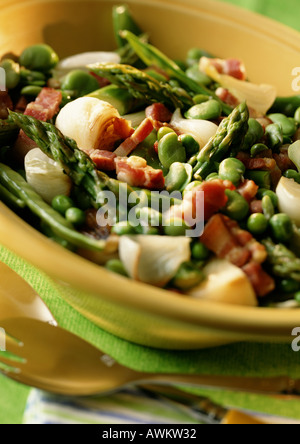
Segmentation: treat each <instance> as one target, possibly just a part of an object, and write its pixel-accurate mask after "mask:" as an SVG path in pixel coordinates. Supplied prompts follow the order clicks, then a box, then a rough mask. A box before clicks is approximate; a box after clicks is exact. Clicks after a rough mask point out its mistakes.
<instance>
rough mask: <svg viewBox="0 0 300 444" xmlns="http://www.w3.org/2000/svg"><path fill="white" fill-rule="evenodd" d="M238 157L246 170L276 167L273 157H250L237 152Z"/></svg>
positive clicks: (268, 169)
mask: <svg viewBox="0 0 300 444" xmlns="http://www.w3.org/2000/svg"><path fill="white" fill-rule="evenodd" d="M237 157H238V159H239V160H240V161H241V162H243V164H244V165H245V167H246V169H247V170H262V171H271V170H273V169H274V168H275V167H276V162H275V160H274V159H269V158H266V157H257V158H254V159H252V158H250V157H248V158H247V157H246V156H242V155H241V154H240V153H239V154H238V156H237Z"/></svg>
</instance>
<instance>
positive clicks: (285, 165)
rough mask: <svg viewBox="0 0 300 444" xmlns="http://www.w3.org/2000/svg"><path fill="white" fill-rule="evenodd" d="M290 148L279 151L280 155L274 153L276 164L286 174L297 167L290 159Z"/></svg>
mask: <svg viewBox="0 0 300 444" xmlns="http://www.w3.org/2000/svg"><path fill="white" fill-rule="evenodd" d="M288 151H289V147H288V146H286V147H282V148H280V150H279V154H276V153H274V154H273V157H274V159H275V160H276V163H277V165H278V168H279V169H280V170H281V171H282V172H283V173H284V172H285V171H286V170H293V169H295V165H294V164H293V162H292V161H291V160H290V158H289V154H288Z"/></svg>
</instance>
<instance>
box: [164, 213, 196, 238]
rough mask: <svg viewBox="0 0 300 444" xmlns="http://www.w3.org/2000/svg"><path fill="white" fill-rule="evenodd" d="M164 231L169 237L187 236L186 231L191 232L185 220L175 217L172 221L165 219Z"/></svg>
mask: <svg viewBox="0 0 300 444" xmlns="http://www.w3.org/2000/svg"><path fill="white" fill-rule="evenodd" d="M163 229H164V234H165V235H167V236H185V235H186V231H187V230H190V227H189V226H188V225H187V224H186V223H185V221H184V220H183V219H181V218H179V217H174V218H171V219H164V221H163Z"/></svg>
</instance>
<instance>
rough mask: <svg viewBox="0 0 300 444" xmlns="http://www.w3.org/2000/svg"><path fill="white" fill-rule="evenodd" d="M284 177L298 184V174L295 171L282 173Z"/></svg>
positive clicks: (299, 175)
mask: <svg viewBox="0 0 300 444" xmlns="http://www.w3.org/2000/svg"><path fill="white" fill-rule="evenodd" d="M283 175H284V177H286V178H287V179H293V180H294V181H295V182H297V183H299V184H300V173H298V172H297V171H295V170H287V171H285V172H284V173H283Z"/></svg>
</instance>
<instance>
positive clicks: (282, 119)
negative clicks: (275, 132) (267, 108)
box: [268, 113, 297, 137]
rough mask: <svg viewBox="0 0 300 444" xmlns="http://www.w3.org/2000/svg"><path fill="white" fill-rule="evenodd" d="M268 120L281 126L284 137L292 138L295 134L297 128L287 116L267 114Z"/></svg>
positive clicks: (293, 121)
mask: <svg viewBox="0 0 300 444" xmlns="http://www.w3.org/2000/svg"><path fill="white" fill-rule="evenodd" d="M268 118H269V119H270V120H272V122H274V123H277V124H278V125H280V126H281V128H282V133H283V135H284V136H287V137H292V136H293V135H294V134H295V132H296V130H297V126H296V122H295V120H294V119H293V120H290V119H289V118H288V117H287V116H285V115H284V114H280V113H275V114H269V116H268Z"/></svg>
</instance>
